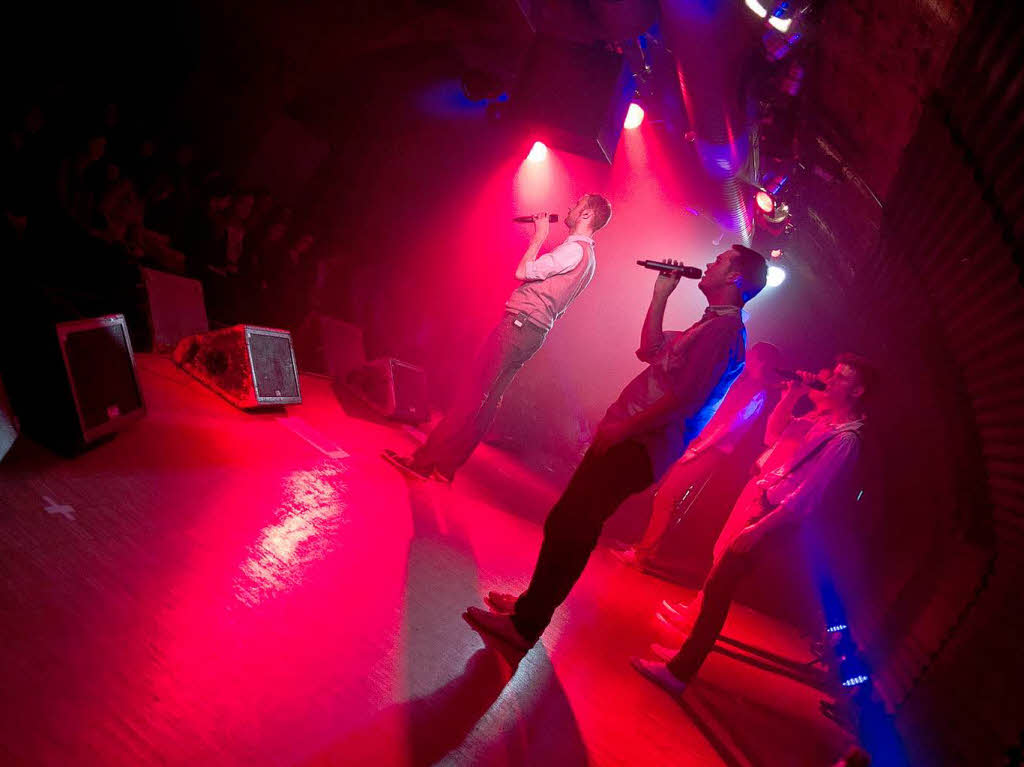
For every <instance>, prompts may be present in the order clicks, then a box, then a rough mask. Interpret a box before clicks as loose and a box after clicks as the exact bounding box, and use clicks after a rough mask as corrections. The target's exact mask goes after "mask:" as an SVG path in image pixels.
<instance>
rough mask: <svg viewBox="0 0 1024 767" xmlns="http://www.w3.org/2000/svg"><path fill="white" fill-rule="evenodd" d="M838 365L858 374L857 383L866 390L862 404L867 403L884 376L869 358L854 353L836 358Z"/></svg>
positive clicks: (862, 396) (845, 353)
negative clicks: (847, 367) (845, 366)
mask: <svg viewBox="0 0 1024 767" xmlns="http://www.w3.org/2000/svg"><path fill="white" fill-rule="evenodd" d="M836 364H837V365H849V366H850V367H851V368H853V372H854V373H856V374H857V382H858V383H859V384H860V385H861V387H862V388H863V389H864V393H863V394H862V395H861V397H860V401H861V402H864V401H866V400H867V399H868V398H869V397H870V396H871V395H873V394H874V393H875V391H876V390H877V389H878V384H879V382H880V380H881V377H882V376H881V374H880V373H879V372H878V368H877V367H876V366H875V364H874V363H873V362H872V361H871V360H869V359H868V358H867V357H862V356H861V355H859V354H854V353H853V352H844V353H842V354H840V355H839V356H838V357H836Z"/></svg>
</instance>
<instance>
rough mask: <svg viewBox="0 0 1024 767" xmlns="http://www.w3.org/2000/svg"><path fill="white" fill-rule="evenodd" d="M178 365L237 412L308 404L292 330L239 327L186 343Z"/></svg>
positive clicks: (177, 352) (176, 355)
mask: <svg viewBox="0 0 1024 767" xmlns="http://www.w3.org/2000/svg"><path fill="white" fill-rule="evenodd" d="M173 357H174V361H175V362H176V363H177V364H178V365H179V366H180V367H181V368H182V369H183V370H185V371H186V372H188V373H189V374H190V375H191V376H192V377H194V378H195V379H196V380H198V381H200V382H201V383H203V384H205V385H206V386H208V387H209V388H210V389H212V390H213V391H215V392H216V393H217V394H219V395H221V396H222V397H224V399H226V400H227V401H228V402H230V403H231V404H232V405H234V406H235V407H239V408H242V409H243V410H250V409H253V408H259V407H268V406H269V407H272V406H277V405H297V404H299V403H301V402H302V393H301V392H300V390H299V374H298V369H297V368H296V366H295V352H294V350H293V349H292V337H291V334H290V333H289V332H288V331H287V330H275V329H273V328H262V327H257V326H254V325H234V326H233V327H230V328H224V329H223V330H212V331H210V332H209V333H200V334H198V335H194V336H189V337H188V338H183V339H182V340H181V341H179V342H178V346H177V347H176V348H175V350H174V355H173Z"/></svg>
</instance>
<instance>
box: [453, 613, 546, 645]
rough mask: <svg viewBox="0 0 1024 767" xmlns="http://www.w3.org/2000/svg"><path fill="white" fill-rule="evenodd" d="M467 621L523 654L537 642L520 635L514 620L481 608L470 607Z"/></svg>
mask: <svg viewBox="0 0 1024 767" xmlns="http://www.w3.org/2000/svg"><path fill="white" fill-rule="evenodd" d="M466 620H468V621H469V622H470V623H472V624H473V625H474V626H476V627H477V628H478V629H480V630H481V631H486V632H487V633H488V634H492V635H493V636H496V637H498V638H499V639H503V640H504V641H505V642H507V643H508V644H509V645H511V646H512V647H514V648H516V649H517V650H521V651H522V652H526V651H527V650H529V649H530V648H531V647H533V645H534V644H535V642H531V641H530V640H529V639H527V638H526V637H524V636H523V635H522V634H520V633H519V630H518V629H517V628H516V627H515V625H514V624H513V623H512V618H510V617H509V616H508V615H499V614H498V613H492V612H488V611H487V610H481V609H480V608H479V607H470V608H468V609H467V610H466Z"/></svg>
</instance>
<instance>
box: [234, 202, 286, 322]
mask: <svg viewBox="0 0 1024 767" xmlns="http://www.w3.org/2000/svg"><path fill="white" fill-rule="evenodd" d="M292 217H293V214H292V210H291V208H281V209H280V210H277V211H274V212H273V214H272V215H271V216H270V222H269V225H268V226H266V227H264V228H263V230H262V231H261V232H258V233H257V234H255V235H254V236H253V237H252V239H251V240H250V238H249V237H246V241H245V245H246V247H245V253H244V254H243V257H242V258H243V264H242V276H243V280H244V282H245V284H246V290H247V292H248V294H249V296H250V297H251V300H252V304H253V308H254V309H256V311H257V313H258V317H259V318H260V321H261V322H269V323H273V322H274V319H273V318H274V315H273V314H272V312H271V307H272V306H273V304H274V300H275V298H276V297H277V294H278V289H277V286H276V285H271V280H272V278H273V276H274V272H275V270H276V269H278V268H279V267H280V265H281V264H282V263H283V262H284V260H285V258H286V257H287V255H288V241H287V239H286V236H287V234H288V228H289V227H290V226H291V222H292Z"/></svg>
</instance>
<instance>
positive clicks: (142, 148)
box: [123, 136, 161, 197]
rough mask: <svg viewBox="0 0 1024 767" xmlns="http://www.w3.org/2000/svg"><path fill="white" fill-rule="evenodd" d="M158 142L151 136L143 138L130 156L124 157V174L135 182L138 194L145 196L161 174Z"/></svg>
mask: <svg viewBox="0 0 1024 767" xmlns="http://www.w3.org/2000/svg"><path fill="white" fill-rule="evenodd" d="M158 146H159V145H158V143H157V140H156V139H155V138H153V137H152V136H147V137H145V138H143V139H142V140H141V141H140V142H139V145H138V147H137V149H136V151H135V153H134V155H133V156H132V157H131V158H125V161H124V163H123V164H124V167H125V175H127V176H129V177H130V178H131V179H132V181H134V182H135V188H136V189H137V190H138V192H139V195H141V196H142V197H146V196H148V194H149V190H150V187H152V186H153V184H154V182H156V180H157V179H158V178H159V177H160V176H161V173H160V157H159V155H158Z"/></svg>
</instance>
